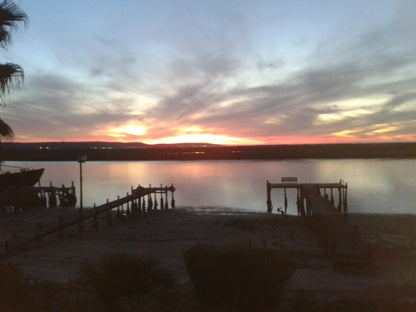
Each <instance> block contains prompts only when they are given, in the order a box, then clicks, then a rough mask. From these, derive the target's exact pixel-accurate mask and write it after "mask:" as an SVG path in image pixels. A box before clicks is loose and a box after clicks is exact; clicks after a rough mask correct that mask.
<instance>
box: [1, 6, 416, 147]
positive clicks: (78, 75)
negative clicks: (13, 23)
mask: <svg viewBox="0 0 416 312" xmlns="http://www.w3.org/2000/svg"><path fill="white" fill-rule="evenodd" d="M15 2H16V3H17V4H18V5H19V6H20V7H21V8H22V9H23V10H25V11H26V13H27V14H28V16H29V24H28V27H27V28H26V29H25V30H20V31H19V32H18V33H17V34H16V36H15V39H14V41H13V42H12V44H11V45H10V47H9V48H8V50H7V51H2V55H1V57H2V60H4V62H5V61H12V62H15V63H18V64H20V65H21V66H22V67H23V68H24V69H25V75H26V76H25V84H24V86H23V87H22V88H21V89H19V90H14V91H13V92H12V93H11V94H10V95H9V96H8V104H7V106H6V107H5V108H3V109H2V111H1V113H2V116H4V117H3V119H4V120H5V121H6V122H8V123H9V124H10V125H11V126H12V127H13V128H14V130H15V132H16V141H33V140H35V141H45V140H54V141H62V140H66V141H69V140H123V141H143V142H149V143H151V142H173V141H183V140H188V141H195V140H197V141H200V140H205V141H210V142H212V143H214V142H216V143H234V144H236V143H240V144H253V143H287V142H288V143H296V142H299V143H315V142H345V141H348V142H363V141H366V142H379V141H415V139H416V102H415V98H416V92H414V85H415V82H416V81H415V80H416V40H414V38H416V36H415V35H416V27H415V26H416V25H415V24H416V22H415V19H414V16H416V2H414V1H410V0H409V1H397V0H395V1H191V0H188V1H174V0H171V1H167V0H166V1H128V0H120V1H106V0H100V1H98V0H95V1H92V0H71V1H70V0H59V1H52V0H42V1H35V0H16V1H15ZM174 137H179V138H178V139H173V138H174Z"/></svg>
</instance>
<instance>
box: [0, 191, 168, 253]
mask: <svg viewBox="0 0 416 312" xmlns="http://www.w3.org/2000/svg"><path fill="white" fill-rule="evenodd" d="M174 192H175V187H174V186H173V185H171V186H162V185H161V186H160V187H152V186H151V185H149V187H142V186H140V185H139V186H138V187H137V188H135V189H133V187H132V188H131V193H130V194H129V193H127V194H126V196H124V197H120V196H118V197H117V199H116V200H113V201H109V200H108V199H107V201H106V203H104V204H102V205H99V206H96V205H95V204H94V207H93V208H91V209H78V213H77V214H74V215H71V216H68V217H66V218H64V217H62V216H60V217H59V219H58V220H56V221H52V222H50V223H48V224H43V225H42V227H41V228H40V229H37V230H36V231H35V233H25V236H24V237H16V235H15V233H13V235H12V236H11V238H10V239H8V240H7V241H5V242H3V246H4V249H3V250H2V249H0V259H5V258H7V257H9V256H11V255H13V254H15V253H17V252H19V251H21V250H24V249H25V248H27V247H28V246H29V245H30V244H36V245H37V244H39V243H40V242H41V241H42V239H43V238H45V237H49V236H54V235H55V236H57V237H58V238H59V240H62V239H63V237H64V230H65V229H67V228H70V227H74V226H77V227H78V232H79V234H82V233H83V231H84V227H85V225H87V223H88V221H90V222H89V223H88V224H89V225H90V226H91V227H92V228H93V229H94V230H97V229H98V223H99V220H100V219H101V220H105V221H106V223H107V224H110V225H112V224H113V219H115V218H118V219H123V218H124V217H135V216H139V215H142V214H145V213H148V212H150V211H152V210H157V209H160V210H165V209H169V202H170V207H171V208H175V198H174V195H173V194H174ZM169 193H170V194H171V195H170V201H169V196H168V194H169ZM158 199H159V200H158ZM158 202H159V203H160V206H159V205H158Z"/></svg>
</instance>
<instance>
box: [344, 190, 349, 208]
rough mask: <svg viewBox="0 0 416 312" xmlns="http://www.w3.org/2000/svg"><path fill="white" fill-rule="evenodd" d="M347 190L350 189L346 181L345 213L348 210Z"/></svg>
mask: <svg viewBox="0 0 416 312" xmlns="http://www.w3.org/2000/svg"><path fill="white" fill-rule="evenodd" d="M347 190H348V184H347V183H345V188H344V213H347V212H348V201H347Z"/></svg>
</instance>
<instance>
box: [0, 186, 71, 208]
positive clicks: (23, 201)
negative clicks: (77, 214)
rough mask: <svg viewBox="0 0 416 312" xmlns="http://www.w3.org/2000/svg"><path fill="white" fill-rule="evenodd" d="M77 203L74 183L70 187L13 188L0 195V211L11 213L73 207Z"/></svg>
mask: <svg viewBox="0 0 416 312" xmlns="http://www.w3.org/2000/svg"><path fill="white" fill-rule="evenodd" d="M76 202H77V197H76V194H75V186H74V182H72V184H71V186H69V187H66V186H65V185H62V186H61V187H56V186H53V185H52V182H51V183H50V185H49V186H40V185H39V186H14V187H8V188H6V189H5V190H3V191H2V192H1V193H0V210H1V212H2V213H12V212H16V211H19V210H21V209H27V208H31V207H49V208H55V207H74V206H75V204H76Z"/></svg>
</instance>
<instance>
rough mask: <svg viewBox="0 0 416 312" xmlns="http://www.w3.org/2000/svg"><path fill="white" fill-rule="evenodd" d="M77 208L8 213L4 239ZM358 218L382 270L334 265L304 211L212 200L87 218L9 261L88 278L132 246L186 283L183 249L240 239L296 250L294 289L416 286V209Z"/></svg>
mask: <svg viewBox="0 0 416 312" xmlns="http://www.w3.org/2000/svg"><path fill="white" fill-rule="evenodd" d="M74 213H76V210H74V209H68V208H65V209H59V208H58V209H46V210H40V211H33V212H29V211H28V212H24V213H20V214H15V215H9V216H5V217H2V218H0V225H1V231H0V241H4V240H6V239H8V238H9V237H10V235H11V232H15V235H24V233H27V232H28V231H29V232H30V231H33V230H34V229H36V227H40V226H42V224H46V223H48V222H52V221H54V220H57V218H58V217H59V215H62V214H64V215H71V214H74ZM350 222H352V223H354V224H357V225H358V226H359V228H360V233H361V234H362V236H363V238H364V240H365V241H366V242H367V243H370V244H372V246H373V247H374V250H375V257H376V259H375V262H376V274H375V275H374V276H372V275H370V274H367V273H366V272H365V270H360V269H358V270H352V271H342V272H334V271H333V270H332V267H331V264H330V262H329V261H328V259H325V258H324V257H323V253H322V249H321V248H320V247H319V246H318V242H317V239H316V238H315V237H314V236H312V235H311V234H310V231H309V229H308V227H307V226H306V224H305V221H304V220H303V219H302V218H299V217H296V216H281V215H275V214H273V215H271V214H266V213H254V212H242V211H238V210H231V209H214V208H212V207H211V208H209V207H208V208H201V209H199V210H197V211H195V210H192V209H187V208H179V209H175V210H167V211H153V212H151V213H149V214H147V215H144V216H140V217H135V218H130V217H124V218H123V219H122V220H119V219H114V224H113V225H112V226H111V225H108V224H106V222H105V220H102V221H100V223H99V229H98V231H95V230H94V229H93V228H92V224H91V223H87V224H86V225H85V232H84V235H82V236H80V235H79V234H78V232H77V229H76V227H74V229H72V230H66V231H65V239H64V240H63V241H62V242H59V240H58V237H57V236H53V237H50V238H48V239H45V240H44V241H43V242H42V243H41V244H40V245H39V246H38V247H36V246H32V247H30V248H28V249H27V250H26V251H23V252H22V253H20V254H18V255H16V256H13V257H11V258H10V259H8V261H11V262H13V263H16V264H18V265H20V266H21V267H22V269H23V271H24V274H25V276H26V277H28V278H31V279H40V280H46V281H50V282H54V283H60V284H65V283H68V282H69V281H71V280H72V281H80V282H81V283H82V282H83V280H82V274H81V267H82V265H83V264H84V263H85V262H87V261H94V260H96V259H99V258H100V257H102V256H106V255H110V254H123V253H128V254H133V255H136V256H138V257H152V258H154V259H156V260H157V261H158V262H159V263H160V264H161V266H163V267H165V268H167V269H169V270H171V271H172V272H173V273H174V275H175V277H176V279H177V281H178V282H179V283H180V284H182V285H189V283H190V280H189V276H188V274H187V271H186V267H185V264H184V262H183V259H182V253H183V251H185V250H186V249H188V248H190V247H192V246H195V245H198V244H208V245H213V246H223V245H238V246H250V247H258V248H271V249H276V250H279V249H280V250H286V251H288V252H289V253H290V254H291V255H292V256H293V258H294V261H296V264H297V270H296V272H295V274H294V276H293V278H292V280H291V282H290V284H289V291H292V292H298V291H309V292H312V293H315V294H321V295H324V296H330V295H333V296H338V295H340V294H364V293H371V292H378V291H379V290H382V289H384V288H386V287H390V286H391V285H409V286H416V249H415V247H416V246H415V243H416V226H415V225H416V216H408V215H404V216H401V215H392V216H387V215H351V216H350Z"/></svg>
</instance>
